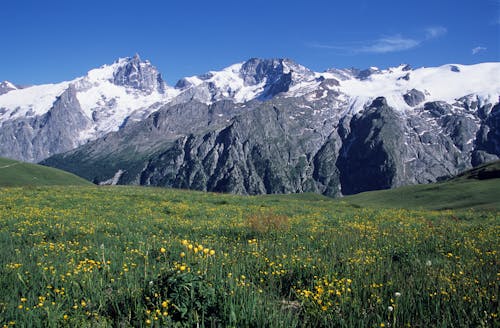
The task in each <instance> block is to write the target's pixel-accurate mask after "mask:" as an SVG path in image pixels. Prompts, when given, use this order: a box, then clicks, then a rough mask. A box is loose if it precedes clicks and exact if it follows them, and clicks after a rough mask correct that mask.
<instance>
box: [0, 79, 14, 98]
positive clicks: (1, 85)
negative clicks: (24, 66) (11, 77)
mask: <svg viewBox="0 0 500 328" xmlns="http://www.w3.org/2000/svg"><path fill="white" fill-rule="evenodd" d="M12 90H17V87H16V86H15V85H14V84H12V83H11V82H9V81H3V82H0V95H3V94H5V93H7V92H9V91H12Z"/></svg>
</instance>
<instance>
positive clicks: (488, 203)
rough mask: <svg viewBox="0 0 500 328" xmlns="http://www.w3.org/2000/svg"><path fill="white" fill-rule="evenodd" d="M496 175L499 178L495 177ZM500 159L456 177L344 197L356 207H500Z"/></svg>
mask: <svg viewBox="0 0 500 328" xmlns="http://www.w3.org/2000/svg"><path fill="white" fill-rule="evenodd" d="M492 176H495V177H497V178H491V177H492ZM499 177H500V161H497V162H493V163H490V164H486V165H482V166H480V167H478V168H475V169H472V170H469V171H466V172H464V173H462V174H460V175H459V176H457V177H456V178H454V179H450V180H448V181H444V182H440V183H433V184H427V185H414V186H404V187H400V188H396V189H390V190H378V191H370V192H364V193H360V194H357V195H353V196H348V197H344V198H342V200H341V201H342V202H345V203H347V204H350V205H352V206H356V207H377V208H413V209H426V210H443V209H470V208H474V209H483V210H497V211H498V210H500V178H499Z"/></svg>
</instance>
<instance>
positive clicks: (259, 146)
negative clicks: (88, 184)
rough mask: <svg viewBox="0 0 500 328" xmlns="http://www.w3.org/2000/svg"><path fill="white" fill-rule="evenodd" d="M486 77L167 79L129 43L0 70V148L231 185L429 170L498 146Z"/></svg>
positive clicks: (340, 188)
mask: <svg viewBox="0 0 500 328" xmlns="http://www.w3.org/2000/svg"><path fill="white" fill-rule="evenodd" d="M499 76H500V63H483V64H476V65H458V64H450V65H443V66H440V67H430V68H418V69H412V68H411V67H409V66H408V65H400V66H398V67H394V68H389V69H379V68H376V67H371V68H369V69H366V70H358V69H329V70H327V71H325V72H314V71H312V70H310V69H308V68H306V67H304V66H302V65H299V64H297V63H295V62H293V61H292V60H289V59H257V58H253V59H250V60H248V61H246V62H243V63H238V64H234V65H231V66H229V67H227V68H225V69H223V70H221V71H210V72H208V73H205V74H203V75H198V76H191V77H186V78H183V79H181V80H179V81H178V82H177V84H176V85H175V86H174V87H171V86H168V85H166V83H165V82H164V81H163V79H162V77H161V75H160V73H159V72H158V70H157V69H156V68H155V67H154V66H152V64H151V63H149V62H148V61H143V60H141V59H140V58H139V56H137V55H136V56H134V57H132V58H123V59H119V60H117V61H116V62H115V63H113V64H111V65H104V66H102V67H100V68H97V69H94V70H91V71H89V72H88V73H87V74H86V75H85V76H83V77H80V78H76V79H74V80H72V81H66V82H61V83H58V84H48V85H39V86H32V87H27V88H24V89H19V88H17V87H16V86H15V85H13V84H12V83H9V84H7V83H6V84H5V85H6V87H5V89H7V88H8V87H9V91H8V92H6V93H4V94H2V95H0V156H5V157H11V158H16V159H21V160H27V161H40V160H42V159H45V158H47V157H50V156H53V155H55V154H59V153H63V152H66V151H69V150H71V149H75V148H76V150H75V151H70V152H69V153H66V154H64V155H61V156H55V157H51V158H50V159H48V160H47V161H46V163H48V164H51V165H54V166H59V167H61V168H64V169H67V170H70V171H73V172H75V173H77V174H80V175H82V176H85V177H86V178H88V179H91V180H95V181H108V180H109V181H117V182H118V183H139V184H156V185H168V186H177V187H183V188H184V187H185V188H196V189H203V190H219V191H229V192H239V193H262V192H297V191H316V192H322V193H325V194H331V195H336V194H339V193H344V194H349V193H354V192H358V191H363V190H370V189H376V188H388V187H392V186H396V185H401V184H406V183H422V182H430V181H435V180H436V179H437V178H439V177H442V176H446V175H451V174H454V173H456V172H457V171H458V170H461V169H465V168H468V167H470V166H471V165H476V164H479V163H482V162H485V161H488V160H492V159H496V158H498V156H499V155H500V141H499V140H500V134H499V132H498V131H500V126H499V125H500V123H499V119H500V115H499V112H500V105H498V100H499V96H500V78H499ZM269 143H272V144H269ZM77 147H78V148H77ZM173 154H177V155H175V156H174V157H172V156H173ZM179 156H180V157H179ZM136 161H139V162H136ZM82 163H86V164H85V165H83V164H82ZM242 163H243V164H242ZM103 166H104V167H105V168H106V169H102V168H103ZM96 167H100V168H101V169H100V171H99V170H97V169H96ZM235 170H236V171H235ZM360 171H363V172H365V173H366V174H365V175H366V176H363V174H360ZM116 172H120V176H119V177H116V176H115V175H116ZM293 172H295V173H293ZM292 173H293V174H292ZM200 179H201V180H200ZM235 179H236V180H235ZM370 181H372V184H370V183H369V182H370Z"/></svg>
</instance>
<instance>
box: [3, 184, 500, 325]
mask: <svg viewBox="0 0 500 328" xmlns="http://www.w3.org/2000/svg"><path fill="white" fill-rule="evenodd" d="M499 213H500V212H498V211H489V212H488V211H481V212H479V213H476V212H475V211H460V212H456V211H451V210H448V211H415V210H404V209H376V208H356V207H353V206H349V205H348V204H346V203H344V202H338V201H335V200H331V199H328V198H325V197H321V196H316V195H311V194H308V195H305V197H301V196H300V195H290V196H256V197H242V196H234V195H220V194H214V193H201V192H193V191H183V190H169V189H160V188H141V187H129V186H127V187H124V186H121V187H116V186H115V187H97V186H94V187H81V186H80V187H59V186H58V187H45V186H44V187H33V188H0V277H2V278H1V279H0V290H2V293H0V327H1V326H8V327H10V326H19V327H197V326H199V327H350V328H351V327H354V328H356V327H389V326H390V327H488V326H496V325H498V288H499V281H498V254H499V252H500V246H499V245H500V240H499V236H500V222H499V219H498V218H499Z"/></svg>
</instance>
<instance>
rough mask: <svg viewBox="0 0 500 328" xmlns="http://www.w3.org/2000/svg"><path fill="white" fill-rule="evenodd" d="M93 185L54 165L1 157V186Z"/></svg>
mask: <svg viewBox="0 0 500 328" xmlns="http://www.w3.org/2000/svg"><path fill="white" fill-rule="evenodd" d="M27 185H29V186H46V185H92V184H91V183H90V182H88V181H87V180H85V179H82V178H80V177H78V176H76V175H74V174H71V173H68V172H65V171H62V170H58V169H55V168H52V167H47V166H42V165H37V164H31V163H24V162H19V161H15V160H12V159H7V158H2V157H0V187H19V186H27Z"/></svg>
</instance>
